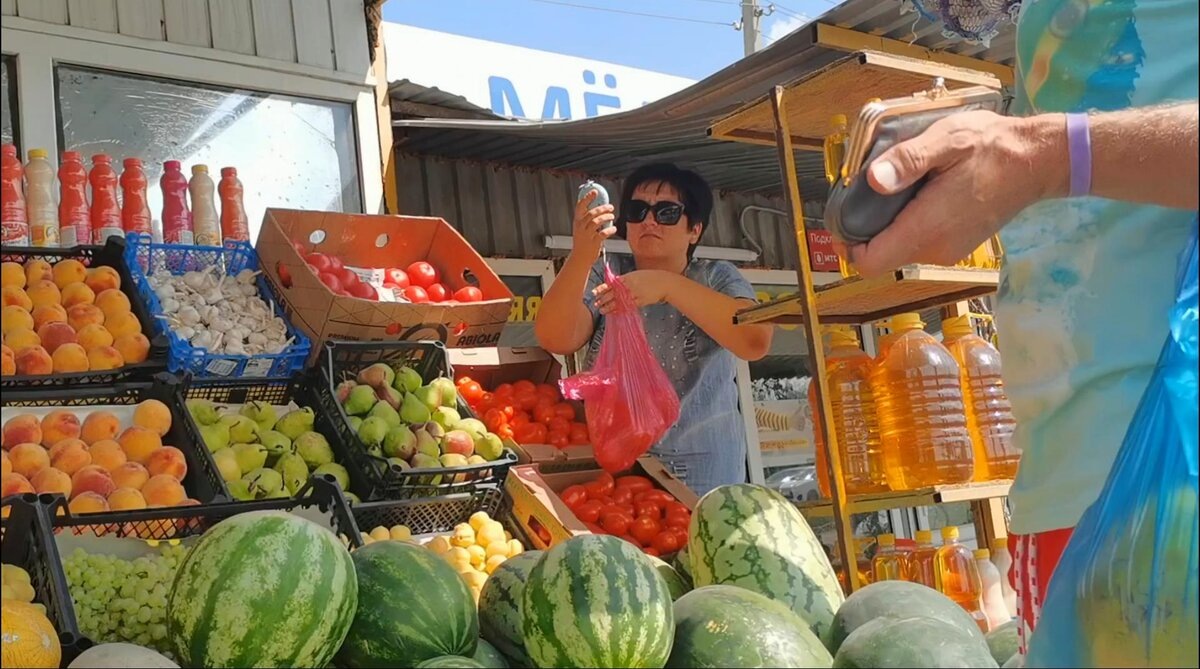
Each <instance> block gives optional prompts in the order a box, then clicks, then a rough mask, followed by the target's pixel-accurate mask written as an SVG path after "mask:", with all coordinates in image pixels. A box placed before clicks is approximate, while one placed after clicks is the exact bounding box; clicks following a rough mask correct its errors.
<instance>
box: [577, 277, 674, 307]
mask: <svg viewBox="0 0 1200 669" xmlns="http://www.w3.org/2000/svg"><path fill="white" fill-rule="evenodd" d="M680 278H681V275H679V274H672V273H671V272H664V271H662V270H657V269H639V270H636V271H633V272H630V273H629V274H624V275H622V276H621V283H622V284H624V285H625V287H626V288H628V289H629V292H630V293H632V294H633V301H634V302H635V303H636V304H637V306H638V307H639V308H641V307H646V306H650V305H651V304H658V303H660V302H666V301H667V297H668V296H669V295H670V290H671V286H672V285H674V283H675V282H676V281H677V280H678V279H680ZM592 294H593V295H595V296H596V303H595V304H596V308H597V309H599V310H600V313H602V314H606V315H607V314H610V313H612V312H613V310H615V309H616V308H617V299H616V295H615V294H614V293H613V290H612V287H611V286H609V285H608V284H607V283H602V284H600V285H599V286H596V288H595V289H594V290H592Z"/></svg>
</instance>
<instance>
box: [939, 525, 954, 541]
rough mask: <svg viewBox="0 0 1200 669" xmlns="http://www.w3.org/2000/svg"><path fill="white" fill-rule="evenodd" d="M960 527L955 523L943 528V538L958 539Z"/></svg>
mask: <svg viewBox="0 0 1200 669" xmlns="http://www.w3.org/2000/svg"><path fill="white" fill-rule="evenodd" d="M957 538H958V527H957V526H955V525H947V526H945V527H943V528H942V540H943V541H945V540H948V539H957Z"/></svg>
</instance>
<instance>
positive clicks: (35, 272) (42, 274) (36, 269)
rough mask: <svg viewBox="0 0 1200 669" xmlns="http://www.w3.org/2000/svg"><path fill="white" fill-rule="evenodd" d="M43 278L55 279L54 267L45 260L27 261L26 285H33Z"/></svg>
mask: <svg viewBox="0 0 1200 669" xmlns="http://www.w3.org/2000/svg"><path fill="white" fill-rule="evenodd" d="M42 279H49V280H51V281H52V280H54V269H53V268H51V267H50V263H48V262H46V261H45V260H41V259H36V260H26V261H25V285H26V286H32V285H33V284H35V283H37V282H38V281H41V280H42Z"/></svg>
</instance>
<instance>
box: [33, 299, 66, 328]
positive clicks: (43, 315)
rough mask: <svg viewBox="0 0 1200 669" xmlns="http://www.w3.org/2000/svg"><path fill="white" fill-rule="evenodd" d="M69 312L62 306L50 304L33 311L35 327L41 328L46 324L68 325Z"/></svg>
mask: <svg viewBox="0 0 1200 669" xmlns="http://www.w3.org/2000/svg"><path fill="white" fill-rule="evenodd" d="M66 322H67V310H66V309H65V308H63V305H61V304H50V305H46V306H44V307H38V308H36V309H34V310H33V327H34V329H37V328H40V327H42V326H43V325H45V324H46V323H66Z"/></svg>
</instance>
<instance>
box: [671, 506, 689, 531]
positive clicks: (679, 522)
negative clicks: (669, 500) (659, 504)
mask: <svg viewBox="0 0 1200 669" xmlns="http://www.w3.org/2000/svg"><path fill="white" fill-rule="evenodd" d="M691 522H692V516H691V514H688V513H679V512H677V511H674V510H672V511H669V512H667V520H666V525H667V527H676V528H679V529H682V530H683V531H685V532H686V531H687V528H688V524H689V523H691Z"/></svg>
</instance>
